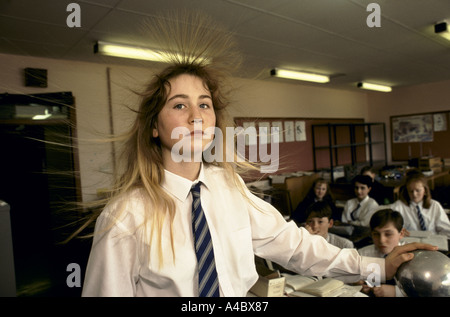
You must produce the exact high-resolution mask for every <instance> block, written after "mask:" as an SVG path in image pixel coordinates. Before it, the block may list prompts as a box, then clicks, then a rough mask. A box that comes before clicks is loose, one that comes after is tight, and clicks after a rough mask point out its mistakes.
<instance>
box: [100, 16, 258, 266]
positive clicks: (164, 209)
mask: <svg viewBox="0 0 450 317" xmlns="http://www.w3.org/2000/svg"><path fill="white" fill-rule="evenodd" d="M146 28H147V29H148V32H149V34H151V36H152V42H153V43H156V44H155V46H157V47H158V48H164V51H163V52H164V54H165V57H166V61H167V62H168V64H169V65H168V66H167V67H166V68H164V69H163V70H162V71H160V72H159V73H158V74H156V75H155V76H153V78H152V79H151V81H150V83H149V84H148V85H147V87H146V88H145V89H144V91H143V92H141V93H140V96H141V102H140V105H139V108H138V109H137V110H136V117H135V120H134V122H133V124H132V126H131V128H130V129H129V131H127V132H126V133H125V134H123V135H122V136H120V137H118V138H115V141H117V140H119V141H121V144H122V147H121V155H120V157H119V158H120V159H119V160H118V161H117V162H116V163H117V165H116V172H115V173H114V174H115V181H114V185H113V186H112V188H111V190H110V192H109V196H108V200H107V204H110V205H111V204H115V205H114V208H112V209H114V211H113V217H112V221H111V223H110V225H109V226H108V227H107V228H106V229H105V230H108V228H111V227H112V226H113V225H114V224H115V221H116V219H120V218H121V217H122V215H123V213H124V212H125V207H124V204H126V196H127V195H129V194H130V193H132V192H134V191H136V190H138V192H139V193H140V195H141V196H142V198H143V200H144V204H143V206H144V209H145V210H144V217H143V220H142V223H139V224H137V227H136V230H138V229H139V230H141V231H140V232H141V233H142V237H143V239H144V241H142V242H143V245H144V244H145V245H148V246H149V248H151V247H153V246H156V247H157V248H158V254H159V261H160V263H159V264H160V266H161V265H163V258H164V252H167V251H169V250H163V243H166V241H163V238H162V232H163V229H164V227H165V226H166V225H169V226H170V245H171V248H172V259H173V261H175V260H176V256H175V255H176V252H175V249H174V239H173V235H174V233H173V227H172V223H173V219H174V217H175V203H174V201H173V198H172V197H170V195H169V194H168V193H167V192H166V191H165V190H164V189H163V188H162V186H161V184H162V183H163V181H164V166H163V159H162V149H161V142H160V140H159V138H158V137H156V138H155V137H153V129H154V128H155V127H156V124H157V120H158V114H159V113H160V111H161V110H162V108H163V107H164V105H165V104H166V101H167V97H168V95H169V93H170V81H171V80H172V79H175V78H177V77H178V76H180V75H184V74H188V75H191V76H194V77H197V78H200V79H201V81H202V82H203V84H204V86H205V88H207V89H208V91H209V92H210V93H211V97H212V103H213V108H214V112H215V116H216V128H218V129H220V130H221V131H222V135H221V137H222V140H218V142H221V143H222V145H228V144H227V142H225V140H227V129H226V127H229V126H233V127H234V123H233V122H232V121H231V119H230V118H229V116H228V115H227V113H226V107H227V106H228V105H229V101H228V98H227V97H226V95H227V92H226V89H227V88H226V84H227V83H228V80H229V78H230V70H231V69H233V68H234V67H236V66H238V64H239V58H238V55H237V54H236V50H235V47H234V44H233V41H232V36H231V33H229V32H226V31H224V30H223V29H220V28H218V27H217V24H216V23H215V21H212V20H210V19H208V18H207V17H205V16H203V15H201V14H198V13H190V12H185V13H183V14H181V15H171V16H168V18H165V19H160V20H156V21H154V20H152V21H151V22H149V23H148V25H146ZM215 137H216V138H218V137H220V136H217V135H216V136H215ZM216 141H217V140H216ZM235 141H236V140H235ZM236 148H237V147H236V146H235V147H234V148H233V150H234V153H233V155H234V158H235V159H234V160H233V161H232V162H229V160H227V159H225V156H227V149H226V148H225V149H224V151H223V152H224V153H223V159H222V160H217V161H214V162H209V163H208V162H206V161H205V160H203V164H204V165H208V164H212V165H215V166H220V167H221V168H223V169H224V171H225V174H226V176H227V180H228V181H229V182H230V184H231V186H235V187H237V188H238V190H239V191H240V192H241V193H242V194H243V195H244V196H245V197H247V196H246V194H245V192H246V190H245V188H244V186H245V185H244V184H243V183H242V181H241V180H240V178H239V176H238V173H239V172H242V171H248V170H249V169H255V168H256V167H255V166H253V165H252V164H250V163H249V162H248V161H244V162H242V160H238V159H237V153H236V150H235V149H236ZM228 155H229V154H228ZM163 251H164V252H163Z"/></svg>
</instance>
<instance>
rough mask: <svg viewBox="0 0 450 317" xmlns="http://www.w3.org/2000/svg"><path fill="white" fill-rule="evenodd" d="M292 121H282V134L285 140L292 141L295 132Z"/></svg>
mask: <svg viewBox="0 0 450 317" xmlns="http://www.w3.org/2000/svg"><path fill="white" fill-rule="evenodd" d="M294 133H295V132H294V121H285V122H284V136H285V138H284V139H285V140H286V142H294V141H295V134H294Z"/></svg>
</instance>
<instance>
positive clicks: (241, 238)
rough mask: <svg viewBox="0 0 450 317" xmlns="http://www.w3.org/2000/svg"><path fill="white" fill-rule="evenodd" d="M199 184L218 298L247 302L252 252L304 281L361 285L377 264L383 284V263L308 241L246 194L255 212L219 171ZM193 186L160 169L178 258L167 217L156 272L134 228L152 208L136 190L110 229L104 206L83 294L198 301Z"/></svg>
mask: <svg viewBox="0 0 450 317" xmlns="http://www.w3.org/2000/svg"><path fill="white" fill-rule="evenodd" d="M198 180H199V181H201V182H202V183H203V184H204V185H202V186H201V204H202V207H203V209H204V213H205V216H206V218H207V221H208V226H209V230H210V233H211V238H212V243H213V248H214V255H215V261H216V269H217V275H218V279H219V285H220V295H221V296H246V294H247V292H248V290H249V289H250V288H251V287H252V286H253V284H254V283H255V282H256V281H257V279H258V274H257V272H256V269H255V263H254V255H255V254H256V255H258V256H260V257H262V258H265V259H268V260H271V261H273V262H276V263H278V264H280V265H282V266H283V267H285V268H287V269H290V270H292V271H295V272H297V273H299V274H302V275H312V276H321V275H328V276H331V277H335V276H341V279H342V278H345V277H346V278H349V277H350V278H351V280H352V281H357V280H360V279H365V278H366V277H367V276H368V275H369V274H370V273H371V271H370V270H369V268H368V265H369V264H373V263H376V264H378V265H379V267H380V269H381V279H383V280H384V279H385V264H384V259H377V258H368V257H361V256H360V255H359V254H358V252H357V251H356V249H339V248H337V247H335V246H333V245H331V244H329V243H327V242H326V240H325V239H324V238H322V237H321V236H318V235H310V234H309V233H308V232H307V230H306V229H304V228H298V227H297V225H296V224H295V223H294V222H292V221H291V222H286V221H285V220H284V218H283V216H282V215H281V214H280V213H279V212H278V211H277V210H276V209H275V208H274V207H273V206H272V205H270V204H269V203H267V202H265V201H263V200H262V199H260V198H258V197H256V196H254V195H253V194H251V193H250V192H248V191H247V195H248V196H249V198H250V200H251V201H252V202H253V203H255V204H256V205H257V206H258V207H260V208H261V209H262V210H259V209H257V208H255V207H254V206H253V205H252V204H251V203H250V202H249V201H248V200H247V199H246V198H244V197H243V196H242V194H241V193H240V192H239V191H238V189H237V188H236V186H233V185H229V183H228V181H227V179H226V177H225V173H224V170H223V169H221V168H218V167H214V166H207V165H204V166H202V168H201V171H200V174H199V178H198ZM240 180H241V181H242V179H240ZM193 183H195V182H192V181H190V180H188V179H185V178H182V177H180V176H177V175H175V174H172V173H170V172H168V171H165V180H164V183H163V184H162V186H163V188H164V189H165V190H166V191H167V193H169V194H170V195H171V197H172V198H173V199H174V202H175V205H176V213H175V217H174V219H173V243H174V246H175V256H176V258H175V262H173V261H172V252H171V248H170V231H169V226H168V219H166V222H165V226H164V228H163V233H162V237H163V239H162V243H163V252H164V254H163V260H164V265H163V266H162V267H159V260H160V259H159V256H158V248H157V247H156V246H157V243H156V242H153V245H152V247H151V248H150V250H149V248H148V244H143V243H142V230H139V229H138V230H136V226H138V225H139V224H140V223H141V219H142V213H143V209H144V207H150V206H148V202H146V201H145V198H144V197H143V195H142V194H141V192H140V191H138V190H136V191H135V192H133V193H132V194H131V195H129V196H127V197H124V198H123V202H124V207H125V213H123V214H122V215H121V216H120V218H119V220H118V221H117V222H116V223H115V224H114V226H113V227H112V228H109V227H108V226H107V224H108V223H107V222H105V220H107V219H108V218H111V217H112V215H113V212H114V208H115V204H112V205H109V206H107V207H106V208H105V210H104V211H103V212H102V214H101V216H100V218H99V220H98V222H97V223H96V228H95V232H96V234H95V236H94V241H93V246H92V250H91V254H90V257H89V261H88V265H87V269H86V276H85V281H84V285H83V292H82V295H83V296H198V286H197V284H198V269H197V259H196V256H195V251H194V241H193V235H192V225H191V203H192V195H191V194H190V189H191V186H192V185H193ZM242 184H244V182H243V181H242ZM244 186H245V184H244ZM245 190H247V189H246V188H245ZM150 209H151V208H150ZM142 246H144V248H143V251H140V250H141V248H140V247H142ZM148 254H150V256H149V257H148V256H147V255H148ZM343 275H344V277H342V276H343Z"/></svg>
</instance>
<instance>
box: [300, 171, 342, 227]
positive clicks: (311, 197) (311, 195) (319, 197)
mask: <svg viewBox="0 0 450 317" xmlns="http://www.w3.org/2000/svg"><path fill="white" fill-rule="evenodd" d="M316 201H326V202H327V203H328V204H329V205H330V207H331V211H332V218H333V219H339V217H338V216H337V208H336V205H335V204H334V199H333V196H332V195H331V191H330V186H329V185H328V182H327V181H326V180H325V179H323V178H321V177H320V178H318V179H316V180H315V181H314V183H313V184H312V186H311V188H310V189H309V191H308V194H306V196H305V198H304V199H303V200H302V201H301V202H300V203H299V204H298V206H297V208H295V210H294V212H293V213H292V215H291V220H294V221H295V222H296V223H297V224H298V225H300V224H302V223H304V222H305V221H306V217H307V214H306V209H307V208H308V207H309V206H310V205H312V204H313V203H315V202H316Z"/></svg>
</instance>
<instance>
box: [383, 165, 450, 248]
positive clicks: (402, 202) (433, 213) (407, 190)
mask: <svg viewBox="0 0 450 317" xmlns="http://www.w3.org/2000/svg"><path fill="white" fill-rule="evenodd" d="M390 207H391V208H392V209H393V210H397V211H398V212H400V214H401V215H402V217H403V219H404V221H405V228H406V230H419V231H420V230H422V231H430V232H432V233H435V234H443V235H446V236H447V238H448V239H450V221H449V219H448V216H447V214H446V213H445V211H444V208H442V206H441V204H440V203H439V202H438V201H436V200H433V199H432V198H431V192H430V188H429V187H428V181H427V179H426V177H425V176H424V175H423V174H422V173H418V172H415V173H409V174H408V175H407V176H406V181H405V185H404V186H402V187H401V189H400V199H399V200H397V201H396V202H394V203H393V204H392V205H391V206H390Z"/></svg>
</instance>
